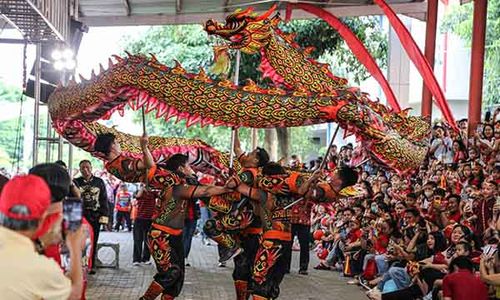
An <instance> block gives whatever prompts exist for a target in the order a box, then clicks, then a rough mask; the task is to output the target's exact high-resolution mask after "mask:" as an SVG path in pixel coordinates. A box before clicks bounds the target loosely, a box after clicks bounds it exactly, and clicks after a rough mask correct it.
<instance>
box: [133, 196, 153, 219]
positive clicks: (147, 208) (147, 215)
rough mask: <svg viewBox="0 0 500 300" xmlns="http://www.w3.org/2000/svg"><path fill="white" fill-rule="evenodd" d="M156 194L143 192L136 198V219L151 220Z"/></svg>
mask: <svg viewBox="0 0 500 300" xmlns="http://www.w3.org/2000/svg"><path fill="white" fill-rule="evenodd" d="M156 198H157V194H156V193H154V192H151V191H143V192H142V195H141V196H140V197H137V218H138V219H147V220H151V219H152V218H153V214H154V211H155V205H156Z"/></svg>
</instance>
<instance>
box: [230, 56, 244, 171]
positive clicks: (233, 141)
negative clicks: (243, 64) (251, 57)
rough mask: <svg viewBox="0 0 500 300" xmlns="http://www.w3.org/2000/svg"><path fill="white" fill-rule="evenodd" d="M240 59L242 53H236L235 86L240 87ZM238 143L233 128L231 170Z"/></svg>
mask: <svg viewBox="0 0 500 300" xmlns="http://www.w3.org/2000/svg"><path fill="white" fill-rule="evenodd" d="M240 58H241V53H240V50H237V51H236V63H235V66H234V84H235V85H238V82H239V80H240ZM235 142H236V128H235V127H233V128H231V149H230V150H229V151H230V152H229V153H230V155H229V169H232V168H233V165H234V162H233V160H234V144H235Z"/></svg>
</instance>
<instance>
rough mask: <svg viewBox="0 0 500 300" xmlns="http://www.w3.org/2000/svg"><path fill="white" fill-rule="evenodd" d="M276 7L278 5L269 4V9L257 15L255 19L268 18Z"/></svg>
mask: <svg viewBox="0 0 500 300" xmlns="http://www.w3.org/2000/svg"><path fill="white" fill-rule="evenodd" d="M277 7H278V5H276V4H274V5H273V6H271V8H270V9H268V10H267V11H266V12H265V13H264V14H262V15H261V16H258V17H257V18H256V19H255V20H256V21H262V20H265V19H267V18H269V16H270V15H271V14H272V13H273V12H274V11H275V10H276V8H277Z"/></svg>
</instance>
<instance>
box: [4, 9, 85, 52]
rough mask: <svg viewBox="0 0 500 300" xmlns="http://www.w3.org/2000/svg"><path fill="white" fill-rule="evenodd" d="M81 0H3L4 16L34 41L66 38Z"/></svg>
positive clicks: (64, 39) (63, 39)
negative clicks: (72, 16)
mask: <svg viewBox="0 0 500 300" xmlns="http://www.w3.org/2000/svg"><path fill="white" fill-rule="evenodd" d="M75 7H78V0H0V16H2V17H4V19H6V20H7V21H8V22H9V23H10V25H11V26H13V27H15V28H17V29H18V30H19V31H21V33H22V34H23V35H24V37H25V38H26V39H27V40H29V41H30V42H32V43H36V42H43V41H54V40H60V41H66V40H67V39H68V38H69V35H70V18H71V15H73V12H74V9H75Z"/></svg>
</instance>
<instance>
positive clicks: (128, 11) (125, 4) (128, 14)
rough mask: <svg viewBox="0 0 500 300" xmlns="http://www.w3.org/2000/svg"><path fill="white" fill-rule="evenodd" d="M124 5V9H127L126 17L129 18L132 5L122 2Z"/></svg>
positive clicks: (123, 0) (125, 0)
mask: <svg viewBox="0 0 500 300" xmlns="http://www.w3.org/2000/svg"><path fill="white" fill-rule="evenodd" d="M122 3H123V7H124V8H125V15H126V16H127V17H129V16H130V3H129V2H128V0H122Z"/></svg>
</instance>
